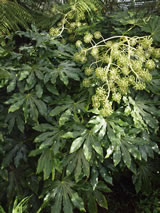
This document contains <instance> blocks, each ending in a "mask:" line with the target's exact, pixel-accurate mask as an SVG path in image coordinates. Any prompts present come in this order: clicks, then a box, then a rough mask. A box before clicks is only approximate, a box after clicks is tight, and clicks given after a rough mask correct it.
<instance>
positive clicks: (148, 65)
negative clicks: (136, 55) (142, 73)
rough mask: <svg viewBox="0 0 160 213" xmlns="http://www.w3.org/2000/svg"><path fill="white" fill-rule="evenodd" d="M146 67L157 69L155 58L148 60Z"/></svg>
mask: <svg viewBox="0 0 160 213" xmlns="http://www.w3.org/2000/svg"><path fill="white" fill-rule="evenodd" d="M145 67H146V68H147V69H149V70H153V69H155V67H156V65H155V63H154V61H153V60H151V59H149V60H147V61H146V63H145Z"/></svg>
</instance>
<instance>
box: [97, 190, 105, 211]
mask: <svg viewBox="0 0 160 213" xmlns="http://www.w3.org/2000/svg"><path fill="white" fill-rule="evenodd" d="M94 195H95V198H96V201H97V203H98V205H99V206H101V207H102V208H105V209H106V210H108V203H107V200H106V198H105V196H104V195H103V194H102V193H101V192H99V191H97V190H96V191H95V192H94Z"/></svg>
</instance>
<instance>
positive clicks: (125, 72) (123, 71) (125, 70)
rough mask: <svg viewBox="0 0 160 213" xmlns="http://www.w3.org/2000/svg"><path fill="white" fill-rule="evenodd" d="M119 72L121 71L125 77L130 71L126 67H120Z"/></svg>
mask: <svg viewBox="0 0 160 213" xmlns="http://www.w3.org/2000/svg"><path fill="white" fill-rule="evenodd" d="M121 71H122V73H123V75H125V76H127V75H129V73H130V70H129V68H128V67H127V66H124V67H122V68H121Z"/></svg>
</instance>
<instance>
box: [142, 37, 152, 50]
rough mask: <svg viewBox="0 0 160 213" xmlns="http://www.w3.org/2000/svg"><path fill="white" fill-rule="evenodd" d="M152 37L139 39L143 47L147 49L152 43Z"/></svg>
mask: <svg viewBox="0 0 160 213" xmlns="http://www.w3.org/2000/svg"><path fill="white" fill-rule="evenodd" d="M152 42H153V39H152V38H144V39H143V40H142V41H141V44H142V46H143V48H144V49H148V48H149V47H150V46H151V45H152Z"/></svg>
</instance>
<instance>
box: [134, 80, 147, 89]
mask: <svg viewBox="0 0 160 213" xmlns="http://www.w3.org/2000/svg"><path fill="white" fill-rule="evenodd" d="M134 88H135V89H136V90H144V89H145V88H146V85H145V83H144V82H140V81H139V82H137V83H136V84H135V86H134Z"/></svg>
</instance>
